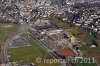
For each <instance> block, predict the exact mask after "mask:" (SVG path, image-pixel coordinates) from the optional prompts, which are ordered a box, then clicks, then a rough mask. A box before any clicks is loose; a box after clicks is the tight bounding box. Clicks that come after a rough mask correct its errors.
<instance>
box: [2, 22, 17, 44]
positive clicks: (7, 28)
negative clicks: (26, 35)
mask: <svg viewBox="0 0 100 66" xmlns="http://www.w3.org/2000/svg"><path fill="white" fill-rule="evenodd" d="M17 29H18V25H16V24H7V23H0V45H1V44H3V43H4V41H5V40H6V39H7V38H8V37H9V36H10V35H12V34H13V33H15V32H16V31H17Z"/></svg>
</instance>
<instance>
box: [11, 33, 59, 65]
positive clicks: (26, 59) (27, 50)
mask: <svg viewBox="0 0 100 66" xmlns="http://www.w3.org/2000/svg"><path fill="white" fill-rule="evenodd" d="M22 36H23V37H25V38H26V39H27V40H28V42H29V43H30V44H31V46H29V47H20V48H14V49H10V50H9V55H10V60H11V61H15V62H17V63H21V64H27V63H35V64H37V66H51V65H52V66H58V64H45V63H39V64H38V63H36V58H38V57H40V58H42V59H43V58H45V57H46V56H47V55H48V53H47V52H46V51H45V50H44V49H43V48H42V47H41V46H40V45H39V44H38V42H37V41H35V40H34V39H33V38H32V37H31V36H30V35H28V34H23V35H22Z"/></svg>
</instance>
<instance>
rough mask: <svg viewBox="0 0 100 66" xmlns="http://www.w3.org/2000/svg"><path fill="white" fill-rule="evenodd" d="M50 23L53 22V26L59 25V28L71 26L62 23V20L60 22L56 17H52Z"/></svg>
mask: <svg viewBox="0 0 100 66" xmlns="http://www.w3.org/2000/svg"><path fill="white" fill-rule="evenodd" d="M51 24H53V25H55V26H58V27H60V28H63V29H68V28H71V27H70V25H69V24H67V23H64V22H61V21H60V20H58V19H52V22H51Z"/></svg>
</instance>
